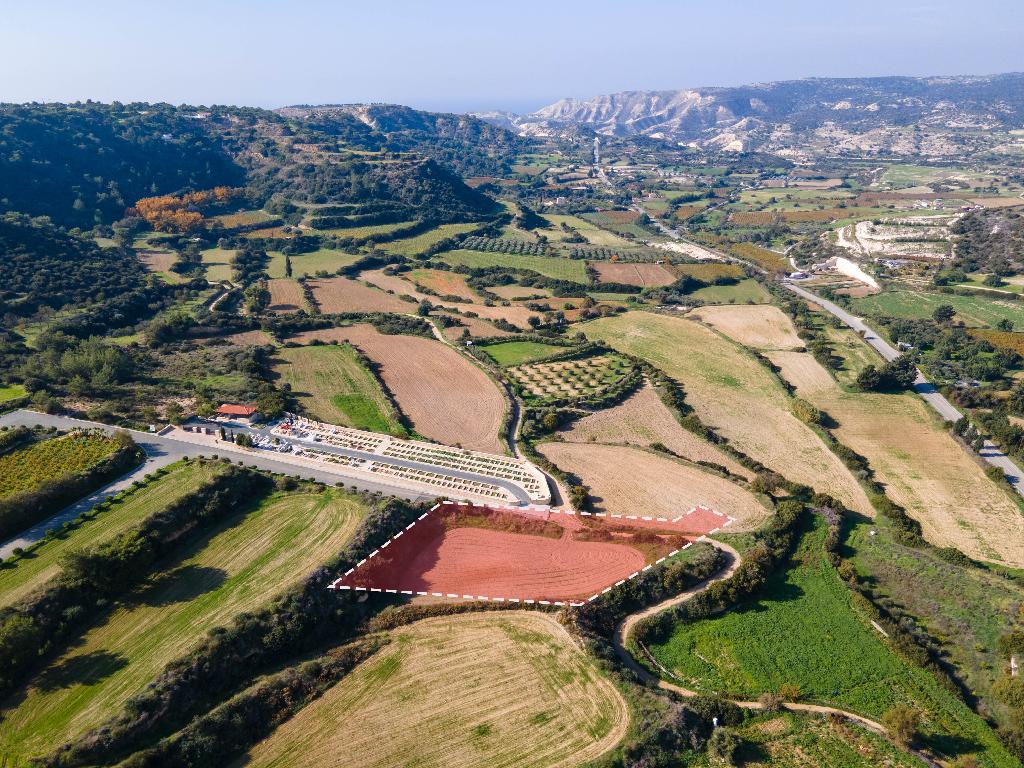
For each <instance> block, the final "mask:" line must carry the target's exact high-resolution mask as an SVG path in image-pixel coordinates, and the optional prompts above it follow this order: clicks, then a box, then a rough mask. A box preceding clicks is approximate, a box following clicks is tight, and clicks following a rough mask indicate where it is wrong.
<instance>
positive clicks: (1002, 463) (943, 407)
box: [782, 282, 1024, 496]
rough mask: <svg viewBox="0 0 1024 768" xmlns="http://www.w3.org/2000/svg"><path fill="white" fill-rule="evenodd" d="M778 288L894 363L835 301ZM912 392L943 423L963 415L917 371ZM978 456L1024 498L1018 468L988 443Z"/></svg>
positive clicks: (884, 346)
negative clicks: (823, 313) (852, 332)
mask: <svg viewBox="0 0 1024 768" xmlns="http://www.w3.org/2000/svg"><path fill="white" fill-rule="evenodd" d="M782 285H783V287H784V288H787V289H789V290H790V291H792V292H793V293H795V294H796V295H797V296H800V297H802V298H805V299H807V300H808V301H813V302H814V303H815V304H817V305H818V306H820V307H821V308H822V309H824V310H825V311H827V312H829V313H830V314H832V315H834V316H835V317H837V318H839V319H840V320H841V321H842V322H844V323H845V324H846V325H848V326H849V327H850V328H852V329H853V330H855V331H857V332H858V333H860V334H861V335H862V336H863V337H864V341H866V342H867V343H868V344H870V345H871V346H872V347H874V349H875V351H876V352H878V354H880V355H881V356H882V357H883V358H885V359H886V360H895V359H896V358H897V357H899V356H900V352H899V351H898V350H897V349H895V348H894V347H893V346H892V345H891V344H889V342H887V341H886V340H885V339H883V338H881V337H880V336H879V335H878V334H877V333H875V332H874V331H873V330H872V329H871V328H870V327H869V326H868V324H867V323H865V322H864V321H863V320H862V319H861V318H859V317H857V316H855V315H852V314H850V313H849V312H847V311H846V310H845V309H843V308H842V307H840V306H839V305H838V304H836V303H835V302H832V301H829V300H828V299H824V298H822V297H821V296H818V295H817V294H815V293H811V292H810V291H808V290H806V289H805V288H801V287H800V286H798V285H794V284H793V283H785V282H784V283H782ZM914 391H915V392H917V394H919V395H920V396H921V397H923V398H924V400H925V402H926V403H928V405H930V406H931V407H932V408H933V409H934V410H935V412H936V413H938V414H939V415H940V416H941V417H942V418H943V419H945V420H946V421H956V420H958V419H959V418H960V417H961V416H963V414H962V413H961V412H960V411H959V410H957V409H956V407H955V406H954V405H953V404H952V403H951V402H949V400H947V399H946V398H945V397H944V396H943V394H942V393H941V392H939V391H938V389H936V388H935V385H934V384H932V383H931V382H930V381H928V379H926V378H925V376H924V374H923V373H921V372H920V371H918V372H917V378H916V379H915V380H914ZM978 455H979V456H981V458H983V459H984V460H985V461H987V462H988V463H989V464H991V465H992V466H993V467H999V469H1001V470H1002V471H1003V473H1004V474H1005V475H1006V479H1007V480H1009V481H1010V485H1012V486H1013V487H1014V489H1015V490H1016V491H1017V493H1019V494H1020V495H1021V496H1024V472H1021V469H1020V467H1018V466H1017V465H1016V464H1014V463H1013V461H1012V460H1011V459H1010V457H1009V456H1007V455H1006V454H1005V453H1003V451H1001V450H1000V449H999V448H998V447H997V446H996V445H995V444H994V443H992V442H991V441H989V440H986V441H985V447H984V448H982V450H981V451H980V452H979V454H978Z"/></svg>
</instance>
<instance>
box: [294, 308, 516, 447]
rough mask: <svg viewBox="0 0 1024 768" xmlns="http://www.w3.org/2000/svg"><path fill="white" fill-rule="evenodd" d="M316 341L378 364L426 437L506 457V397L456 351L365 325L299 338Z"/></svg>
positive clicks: (300, 338)
mask: <svg viewBox="0 0 1024 768" xmlns="http://www.w3.org/2000/svg"><path fill="white" fill-rule="evenodd" d="M310 339H321V340H323V341H330V340H332V339H336V340H338V341H347V342H349V343H350V344H352V345H353V346H354V347H356V348H357V349H359V350H360V351H362V352H363V353H364V354H365V355H366V356H367V357H369V358H370V359H371V360H373V361H374V362H376V363H377V364H378V365H379V366H380V371H379V373H380V376H381V378H382V379H383V380H384V384H385V386H387V388H388V390H389V391H390V392H391V393H392V394H393V395H394V397H395V400H397V401H398V406H399V408H400V409H401V410H402V412H403V413H404V414H405V415H406V416H408V417H409V419H410V420H411V421H412V423H413V426H414V428H415V429H416V431H417V432H418V433H419V434H421V435H423V436H424V437H426V438H429V439H431V440H436V441H437V442H440V443H445V444H447V445H461V446H462V447H464V448H470V449H473V450H477V451H488V452H490V453H504V446H503V445H502V443H501V440H500V439H499V437H498V434H499V432H500V431H501V426H502V421H503V416H504V412H505V398H504V396H503V395H502V393H501V391H500V390H499V389H498V386H497V385H496V384H495V383H494V382H493V381H491V379H489V378H488V377H487V374H486V373H484V372H483V371H482V370H481V369H480V368H478V367H476V366H475V365H473V364H472V363H471V362H469V361H468V360H466V358H464V357H463V356H462V355H460V354H459V353H458V352H456V351H455V350H454V349H452V348H451V347H449V346H447V345H445V344H442V343H441V342H439V341H435V340H434V339H424V338H421V337H419V336H386V335H384V334H381V333H379V332H378V331H377V330H376V329H375V328H373V327H372V326H370V325H364V324H360V325H353V326H348V327H344V328H325V329H322V330H318V331H308V332H306V333H302V334H299V335H298V336H297V337H296V340H297V341H300V342H301V341H308V340H310Z"/></svg>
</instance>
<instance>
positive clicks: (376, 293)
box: [309, 277, 416, 313]
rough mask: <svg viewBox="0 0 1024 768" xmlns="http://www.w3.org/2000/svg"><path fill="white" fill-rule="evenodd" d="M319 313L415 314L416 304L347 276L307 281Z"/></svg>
mask: <svg viewBox="0 0 1024 768" xmlns="http://www.w3.org/2000/svg"><path fill="white" fill-rule="evenodd" d="M309 282H310V284H311V285H312V286H313V296H314V297H315V298H316V300H317V302H318V303H319V304H320V309H321V310H322V311H323V312H327V313H334V312H415V311H416V305H415V304H412V303H410V302H407V301H402V300H401V299H399V298H398V297H397V296H392V295H391V294H389V293H385V292H384V291H380V290H377V289H376V288H370V287H368V286H365V285H363V284H362V283H359V282H357V281H355V280H349V279H348V278H347V277H330V278H322V279H317V280H310V281H309Z"/></svg>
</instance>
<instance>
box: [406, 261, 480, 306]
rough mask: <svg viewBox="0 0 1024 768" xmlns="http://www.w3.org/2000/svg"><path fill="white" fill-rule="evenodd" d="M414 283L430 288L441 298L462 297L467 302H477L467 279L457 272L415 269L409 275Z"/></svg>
mask: <svg viewBox="0 0 1024 768" xmlns="http://www.w3.org/2000/svg"><path fill="white" fill-rule="evenodd" d="M409 276H410V277H411V278H412V280H413V282H414V283H416V284H417V285H421V286H423V287H424V288H429V289H430V290H432V291H434V292H435V293H436V294H438V295H439V296H460V297H461V298H463V299H465V300H466V301H476V300H477V295H476V294H475V293H474V292H473V289H472V288H470V287H469V286H468V285H466V278H465V277H463V276H462V275H460V274H458V273H457V272H446V271H445V270H443V269H415V270H413V271H412V272H410V273H409Z"/></svg>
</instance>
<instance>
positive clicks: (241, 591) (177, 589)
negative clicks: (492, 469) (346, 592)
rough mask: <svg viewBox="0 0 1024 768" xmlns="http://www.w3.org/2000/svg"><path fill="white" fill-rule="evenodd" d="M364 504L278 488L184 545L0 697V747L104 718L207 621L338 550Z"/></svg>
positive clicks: (50, 737) (38, 740) (38, 747)
mask: <svg viewBox="0 0 1024 768" xmlns="http://www.w3.org/2000/svg"><path fill="white" fill-rule="evenodd" d="M365 512H366V510H365V508H364V506H363V504H362V502H361V501H360V500H359V499H358V498H356V497H354V496H350V495H347V494H344V493H341V492H339V491H336V490H330V491H325V492H322V493H308V492H294V493H277V494H274V495H273V496H271V497H269V498H268V499H266V500H264V501H263V502H262V503H261V504H260V505H259V506H258V507H256V508H255V509H243V510H240V511H239V512H238V513H237V514H235V515H234V516H233V517H231V518H229V519H227V520H225V521H224V522H223V523H221V524H220V525H219V526H217V528H216V529H215V530H213V531H212V532H210V533H209V534H208V535H206V536H203V537H202V538H201V539H200V540H199V541H196V542H193V543H191V544H189V545H187V546H186V547H185V551H184V552H182V553H180V557H179V558H178V559H176V560H175V561H173V562H167V563H165V564H164V568H163V571H162V572H160V573H159V574H158V575H157V576H156V577H155V578H153V579H152V580H151V581H150V583H148V584H146V585H145V586H143V587H141V588H139V589H137V590H135V591H134V592H133V593H132V594H131V595H130V596H129V597H128V598H127V599H125V600H124V601H123V603H122V604H121V605H120V606H118V607H117V608H115V609H114V610H113V611H112V612H110V613H107V614H101V617H100V618H99V622H98V623H97V625H96V626H95V627H94V628H93V629H92V630H90V631H89V632H87V633H86V635H85V636H84V637H83V639H82V641H81V642H80V643H79V644H78V645H76V646H75V647H74V648H73V649H71V650H69V651H68V652H66V653H65V654H63V655H62V656H60V657H59V658H56V659H54V660H53V661H52V662H51V663H50V664H49V665H48V666H47V667H46V668H45V669H44V670H43V672H42V673H41V674H39V675H37V676H36V677H35V678H34V680H33V682H32V683H31V685H29V687H28V688H27V690H23V691H19V692H18V693H16V694H14V695H13V696H11V697H10V698H9V699H8V700H7V701H6V702H4V704H3V712H2V716H3V721H2V723H0V754H3V755H5V756H7V757H8V758H14V759H15V760H16V761H17V760H24V759H26V758H27V757H29V756H31V755H40V754H45V753H46V752H48V751H50V750H52V749H53V748H55V747H56V746H58V745H59V744H61V743H63V742H65V741H67V740H68V739H71V738H73V737H75V736H77V735H79V734H81V733H82V732H84V731H85V730H87V729H89V728H93V727H96V726H98V725H99V724H100V723H102V722H103V721H104V720H106V719H107V718H109V717H111V716H112V715H114V714H116V713H117V712H118V711H119V710H120V708H121V707H122V706H123V705H124V703H125V702H126V701H127V700H128V699H129V698H131V697H132V696H133V695H134V694H136V693H137V692H138V691H140V690H141V689H142V688H143V686H145V684H146V683H147V682H148V681H149V680H151V679H152V678H153V677H154V676H156V675H157V674H158V673H159V672H160V670H161V669H163V668H164V666H165V665H166V664H167V663H168V662H169V661H171V660H173V659H176V658H178V657H180V656H182V655H184V654H185V653H187V652H188V650H189V649H190V648H191V647H193V646H194V645H195V644H196V643H197V642H198V641H199V640H200V639H202V638H203V637H204V636H205V635H206V633H207V632H208V631H209V630H210V629H212V628H213V627H217V626H221V625H224V624H225V623H227V622H229V621H230V620H231V619H232V618H233V617H234V616H235V615H236V614H238V613H240V612H242V611H250V610H254V609H256V608H258V607H259V606H261V605H263V604H265V603H267V602H269V601H270V600H271V599H272V598H273V596H274V595H276V594H277V593H279V592H280V591H282V590H283V589H285V588H286V587H287V586H288V585H289V584H292V583H294V582H295V581H297V580H299V579H302V578H303V577H305V576H306V575H307V574H308V573H309V572H310V571H311V570H312V569H314V568H316V567H317V566H318V565H319V564H320V563H323V562H325V561H326V560H328V559H329V558H330V557H332V556H333V555H334V554H335V553H337V552H338V551H340V550H341V549H342V547H344V545H345V543H346V542H347V541H348V539H349V538H350V537H351V535H352V533H353V532H354V531H355V530H356V527H357V526H358V524H359V522H360V521H361V520H362V518H363V517H364V515H365Z"/></svg>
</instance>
